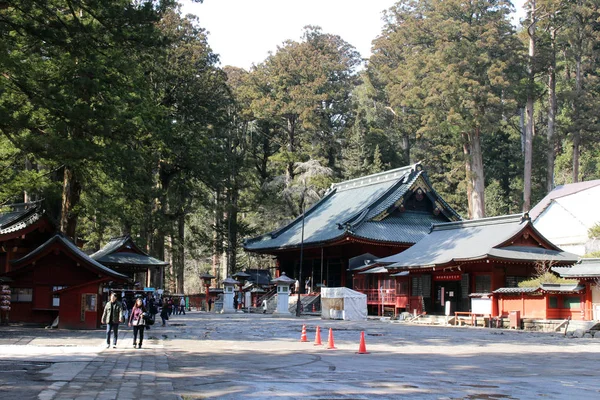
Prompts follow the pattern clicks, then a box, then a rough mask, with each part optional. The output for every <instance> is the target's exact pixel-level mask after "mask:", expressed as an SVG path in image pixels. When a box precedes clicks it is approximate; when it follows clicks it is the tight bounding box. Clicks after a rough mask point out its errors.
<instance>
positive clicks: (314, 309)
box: [312, 303, 317, 312]
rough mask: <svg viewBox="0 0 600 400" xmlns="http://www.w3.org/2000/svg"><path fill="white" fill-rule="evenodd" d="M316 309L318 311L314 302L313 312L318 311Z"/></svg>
mask: <svg viewBox="0 0 600 400" xmlns="http://www.w3.org/2000/svg"><path fill="white" fill-rule="evenodd" d="M316 311H317V309H316V308H315V305H314V303H313V311H312V312H316Z"/></svg>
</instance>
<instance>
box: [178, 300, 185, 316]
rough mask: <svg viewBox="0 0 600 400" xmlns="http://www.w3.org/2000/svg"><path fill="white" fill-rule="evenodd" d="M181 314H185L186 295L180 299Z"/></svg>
mask: <svg viewBox="0 0 600 400" xmlns="http://www.w3.org/2000/svg"><path fill="white" fill-rule="evenodd" d="M179 314H183V315H185V298H184V297H182V298H181V300H179Z"/></svg>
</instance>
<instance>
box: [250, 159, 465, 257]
mask: <svg viewBox="0 0 600 400" xmlns="http://www.w3.org/2000/svg"><path fill="white" fill-rule="evenodd" d="M420 177H422V179H423V182H424V184H425V185H430V183H429V180H428V179H427V175H426V174H425V172H424V171H422V167H421V166H420V164H414V165H410V166H408V167H403V168H398V169H395V170H391V171H386V172H381V173H378V174H374V175H370V176H366V177H362V178H358V179H352V180H350V181H345V182H341V183H337V184H334V185H332V187H331V188H330V190H329V191H328V193H327V194H326V195H325V196H324V197H323V198H322V199H321V200H320V201H319V202H317V203H316V204H315V205H313V206H312V207H311V208H310V209H309V210H307V211H306V212H305V214H304V244H305V245H311V244H320V243H325V242H330V241H334V240H339V239H341V238H342V237H344V236H346V235H348V236H354V237H357V238H363V239H369V240H374V241H383V242H388V243H409V244H412V243H415V242H416V241H417V240H419V239H420V238H421V237H422V236H423V234H424V233H425V232H426V230H427V229H429V227H430V225H431V222H432V221H435V222H441V221H447V220H448V219H449V218H452V219H460V216H459V215H458V214H457V213H456V212H455V211H454V210H452V208H450V207H449V206H447V205H446V206H447V207H446V208H445V209H444V210H443V212H444V213H447V214H448V215H447V216H446V217H443V216H440V217H439V218H436V217H433V216H432V215H431V216H430V215H427V213H419V214H411V213H409V212H405V213H396V212H394V210H395V209H396V208H397V206H398V202H399V201H400V200H406V199H404V198H403V196H404V195H405V194H407V193H408V191H409V190H410V189H411V185H413V184H414V183H415V182H416V181H417V180H418V179H419V178H420ZM426 193H427V195H428V196H433V197H434V198H435V200H436V201H438V202H439V203H440V204H446V203H445V202H444V201H443V199H441V197H439V195H437V193H436V192H435V191H434V190H433V189H432V188H430V187H429V188H428V190H427V192H426ZM388 213H390V215H387V214H388ZM301 242H302V217H299V218H297V219H296V220H294V221H292V222H291V223H290V224H288V225H286V226H285V227H283V228H282V229H279V230H277V231H274V232H272V233H269V234H265V235H262V236H259V237H256V238H253V239H249V240H247V241H246V242H245V243H244V247H245V249H246V250H249V251H261V250H267V249H285V248H295V247H298V246H300V243H301Z"/></svg>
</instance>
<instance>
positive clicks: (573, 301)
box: [563, 297, 581, 310]
mask: <svg viewBox="0 0 600 400" xmlns="http://www.w3.org/2000/svg"><path fill="white" fill-rule="evenodd" d="M563 306H564V308H569V309H571V310H572V309H578V308H581V301H580V299H579V297H565V298H564V299H563Z"/></svg>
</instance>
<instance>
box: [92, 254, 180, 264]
mask: <svg viewBox="0 0 600 400" xmlns="http://www.w3.org/2000/svg"><path fill="white" fill-rule="evenodd" d="M97 260H98V261H99V262H101V263H102V264H106V265H147V266H150V267H152V266H157V267H158V266H165V265H169V263H168V262H164V261H160V260H159V259H156V258H154V257H150V256H146V255H143V254H137V253H129V252H119V253H113V254H108V255H106V256H104V257H102V258H99V259H97Z"/></svg>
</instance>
